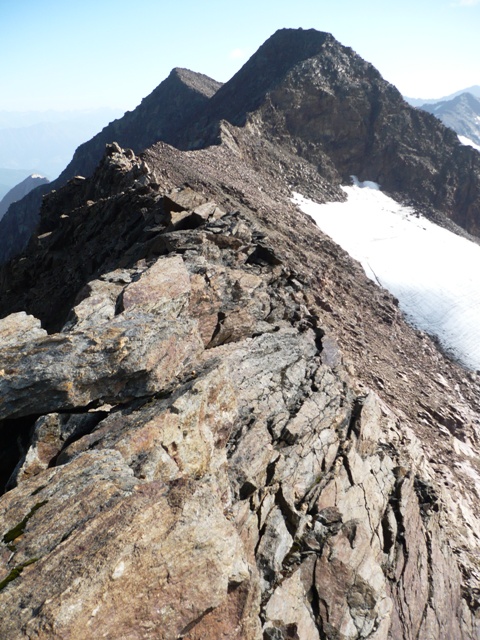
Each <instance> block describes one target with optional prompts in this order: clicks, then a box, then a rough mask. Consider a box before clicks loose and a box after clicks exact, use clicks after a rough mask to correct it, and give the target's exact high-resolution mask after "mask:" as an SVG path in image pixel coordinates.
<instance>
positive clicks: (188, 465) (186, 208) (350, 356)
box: [0, 125, 480, 640]
mask: <svg viewBox="0 0 480 640" xmlns="http://www.w3.org/2000/svg"><path fill="white" fill-rule="evenodd" d="M222 137H223V140H224V142H223V144H222V145H219V146H217V147H212V148H210V149H207V150H204V151H190V152H181V151H178V150H176V149H174V148H172V147H168V146H167V145H164V144H158V145H156V146H154V147H153V148H152V149H150V150H149V151H148V152H147V153H146V154H145V155H144V156H143V157H142V158H137V157H136V156H135V155H134V154H133V152H131V151H123V150H122V149H120V148H119V147H118V146H116V145H114V146H112V147H110V148H109V150H108V154H107V156H106V157H105V159H104V160H103V162H102V164H101V166H100V167H99V169H98V170H97V172H96V173H95V174H94V176H92V178H90V179H87V180H80V181H76V182H74V183H70V184H69V185H67V186H66V187H65V188H64V189H63V190H60V191H58V192H57V193H56V194H52V195H51V196H50V197H49V198H48V199H47V201H46V202H45V206H44V210H43V211H44V215H45V218H44V220H43V221H42V224H43V225H44V228H45V229H48V231H45V234H47V235H43V234H41V235H43V237H39V238H37V239H36V241H35V243H34V244H32V245H31V247H30V255H29V256H28V257H27V260H23V261H21V260H19V261H18V262H16V263H14V267H12V268H14V269H15V270H16V273H17V274H18V273H20V272H21V270H22V269H23V267H22V264H23V263H25V262H28V261H30V266H33V265H35V268H37V267H38V268H40V266H41V265H42V264H43V265H45V264H48V268H47V267H45V270H44V272H43V273H46V272H47V270H48V273H49V278H50V279H46V277H44V276H43V275H42V276H41V278H40V281H39V283H38V286H37V296H36V298H37V300H34V296H33V294H32V293H30V294H27V295H26V297H25V300H26V302H28V304H30V305H33V306H34V307H35V313H36V315H38V316H40V317H42V320H43V321H44V323H46V324H47V325H48V326H49V327H50V328H51V329H52V328H54V329H56V332H52V333H50V334H48V333H47V332H46V331H45V329H43V328H41V326H40V323H39V321H38V320H36V319H35V318H34V317H33V316H29V315H26V314H25V313H24V312H19V313H16V314H14V315H10V316H8V317H6V318H4V319H3V320H1V321H0V336H1V339H2V345H3V357H2V371H1V377H0V398H1V401H0V418H1V423H0V425H1V426H0V439H1V444H2V446H1V447H0V449H1V450H2V456H3V459H2V465H1V467H2V469H4V470H5V472H4V478H3V480H4V482H5V484H6V488H7V489H8V490H7V491H6V493H5V494H4V495H3V496H2V497H1V499H0V514H1V517H0V522H1V523H2V531H1V532H0V534H1V536H2V539H1V542H0V572H1V573H0V589H1V590H0V603H1V604H0V606H1V610H2V616H1V618H0V632H1V633H0V635H2V637H8V638H11V639H12V640H15V639H16V638H19V639H20V638H32V637H36V638H65V637H68V638H72V639H74V638H79V639H80V638H82V639H83V638H85V637H92V638H94V637H95V638H96V637H112V638H113V637H115V638H132V639H133V638H138V639H146V638H164V639H172V640H173V639H177V638H188V639H190V640H193V639H196V640H199V639H200V638H202V640H205V639H210V638H211V639H212V640H214V639H215V640H217V639H218V638H220V637H224V638H232V639H233V638H237V639H238V640H240V639H242V640H245V639H246V640H250V639H252V640H253V639H255V640H256V639H260V638H270V639H276V640H278V639H281V638H298V639H301V640H312V639H313V640H315V639H316V638H318V639H324V638H328V639H332V640H333V639H340V638H341V639H347V638H348V639H357V638H372V639H373V638H375V639H376V640H379V639H383V638H385V639H387V638H395V639H397V638H408V639H410V638H412V639H413V638H441V637H448V638H459V639H463V638H465V639H467V638H468V639H471V638H478V637H480V628H479V625H478V617H477V610H478V604H479V603H478V596H479V587H480V585H479V576H480V573H479V569H480V567H479V566H478V544H479V535H480V528H479V521H478V517H477V513H476V509H475V504H476V501H477V500H478V496H477V491H478V486H479V484H478V483H479V481H480V478H479V469H478V463H477V459H478V446H479V444H478V428H479V416H480V407H479V401H478V398H479V396H480V378H479V376H477V375H476V374H475V373H469V374H467V373H466V372H465V371H463V370H462V369H460V368H459V367H457V366H456V365H455V364H453V363H451V362H449V361H447V360H445V359H444V358H443V356H442V355H441V354H440V353H439V352H438V350H437V349H436V346H435V345H434V344H433V343H432V342H431V340H430V339H429V338H428V337H427V336H425V335H423V334H420V333H418V332H415V331H414V330H413V329H412V328H411V327H409V326H408V325H406V324H405V322H404V321H403V319H402V317H401V315H400V313H399V311H398V309H397V307H396V302H395V300H394V299H393V298H391V297H390V296H389V295H388V294H386V293H385V292H384V291H382V290H380V289H378V288H377V287H376V286H375V285H374V284H373V283H372V282H370V281H368V280H367V279H366V278H365V276H364V274H363V272H362V270H361V269H360V267H359V265H358V264H356V263H354V262H353V261H351V260H350V259H349V258H348V256H347V255H346V254H344V253H343V252H342V251H341V250H340V249H339V248H338V247H337V246H335V245H334V244H333V243H332V242H331V241H330V240H329V239H328V238H326V237H325V236H323V235H322V234H321V232H320V231H319V230H318V229H317V228H316V227H315V225H314V224H313V223H312V221H311V220H310V219H309V218H308V217H306V216H304V215H303V214H301V212H299V211H298V210H297V209H296V208H295V207H294V205H293V204H292V203H291V202H290V200H289V191H288V189H287V188H286V186H285V184H284V183H283V182H282V175H283V174H282V172H279V174H278V176H277V177H275V176H272V175H271V174H270V173H269V170H268V168H267V170H266V171H265V172H262V170H261V168H260V165H258V166H257V165H255V164H253V165H252V163H251V160H250V158H249V156H248V155H247V151H246V150H247V149H248V148H249V147H248V144H249V142H248V140H246V141H243V145H242V144H240V142H241V141H242V131H241V129H236V128H235V127H232V126H226V125H225V126H224V128H223V131H222ZM77 254H79V256H80V257H78V258H77V257H75V256H76V255H77ZM82 260H83V262H84V263H85V265H86V266H85V268H84V271H83V272H82V275H81V276H79V277H78V279H77V280H75V279H73V281H72V283H71V290H70V293H69V295H70V296H72V295H74V294H75V295H76V299H75V301H74V302H73V304H72V305H71V306H72V307H73V308H72V310H71V312H70V313H67V310H66V309H65V308H64V306H63V302H62V299H63V296H64V294H65V293H66V291H67V284H66V283H67V282H68V281H70V279H71V278H72V276H73V275H74V273H75V272H76V271H77V270H80V263H81V262H82ZM94 260H96V262H95V264H93V261H94ZM12 264H13V263H12ZM89 264H90V266H88V265H89ZM23 274H24V277H27V274H28V270H27V271H24V272H23ZM86 279H89V282H88V283H87V284H86V285H85V284H84V280H86ZM62 287H63V288H64V289H63V293H62V294H59V293H58V289H59V288H60V289H61V288H62ZM29 296H30V297H29ZM55 316H56V317H55ZM57 325H58V326H57ZM61 325H63V327H61ZM59 329H61V330H59ZM7 476H8V477H7Z"/></svg>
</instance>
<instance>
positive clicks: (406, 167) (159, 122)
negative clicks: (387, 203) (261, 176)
mask: <svg viewBox="0 0 480 640" xmlns="http://www.w3.org/2000/svg"><path fill="white" fill-rule="evenodd" d="M222 121H227V122H229V123H231V124H233V125H235V126H238V127H241V128H242V129H244V130H245V129H246V130H247V131H251V130H255V129H256V130H257V131H258V132H260V134H261V137H262V138H263V139H265V140H267V141H269V142H272V143H273V144H274V145H275V147H276V148H278V147H279V146H280V147H281V148H282V149H283V150H284V152H285V153H286V154H293V156H300V157H301V158H303V159H305V160H306V161H307V162H308V163H310V164H311V165H313V166H314V167H317V168H319V172H318V173H319V193H318V194H317V197H319V198H322V197H329V195H328V194H329V193H330V197H331V195H332V194H331V188H329V187H330V186H331V185H334V186H336V187H337V189H338V187H339V186H340V184H341V183H346V182H348V181H349V180H350V176H351V175H356V176H358V177H359V178H360V179H362V180H373V181H375V182H378V183H379V184H381V185H382V188H384V189H385V190H386V191H387V192H389V193H391V194H392V195H394V196H395V197H397V198H399V199H403V200H405V201H411V202H413V203H415V204H416V205H417V206H419V207H422V209H423V210H424V211H426V212H427V214H429V215H431V216H432V217H433V218H435V219H438V217H439V216H440V217H442V216H443V217H444V218H446V219H450V220H452V221H453V222H454V223H456V224H457V225H459V226H460V227H462V228H463V229H465V230H466V231H468V232H469V233H472V234H474V235H479V234H480V204H479V203H480V178H479V175H480V159H479V156H478V153H475V152H474V151H473V150H471V149H469V148H465V147H463V146H462V145H460V144H459V141H458V139H457V137H456V136H455V135H454V134H453V132H452V131H451V130H449V129H448V128H446V127H444V126H442V124H441V123H439V122H438V121H437V120H435V119H434V118H432V117H430V116H429V115H427V114H425V113H424V112H423V111H418V110H417V109H414V108H413V107H410V106H409V105H408V104H407V103H406V102H405V101H404V100H403V98H402V97H401V95H400V93H399V92H398V91H397V89H396V88H395V87H393V86H392V85H390V84H389V83H387V82H386V81H385V80H383V78H382V77H381V75H380V74H379V72H378V71H377V70H376V69H375V68H374V67H373V66H372V65H370V64H369V63H367V62H365V61H364V60H362V59H361V58H360V57H359V56H358V55H357V54H356V53H355V52H354V51H353V50H352V49H350V48H348V47H344V46H343V45H341V44H340V43H339V42H338V41H336V40H335V38H334V37H333V36H331V35H330V34H328V33H321V32H317V31H315V30H306V31H304V30H302V29H299V30H296V29H282V30H280V31H277V32H276V33H275V34H274V35H273V36H272V37H271V38H269V40H267V42H265V44H263V45H262V46H261V47H260V49H259V50H258V51H257V53H255V54H254V55H253V56H252V58H251V59H250V60H249V61H248V62H247V63H246V64H245V65H244V66H243V67H242V69H241V70H240V71H239V72H238V73H237V74H236V75H235V76H234V77H233V78H232V79H231V80H230V81H229V82H227V83H226V84H225V85H223V86H222V87H221V88H220V84H219V83H216V82H215V81H214V80H212V79H210V78H207V77H206V76H202V75H201V74H195V73H193V72H190V71H186V70H178V69H175V70H173V71H172V73H171V74H170V76H169V77H168V78H167V79H166V80H165V81H164V82H162V83H161V84H160V85H159V86H158V87H157V89H155V90H154V91H153V92H152V93H151V94H150V96H148V97H147V98H145V100H143V101H142V104H140V105H139V106H138V107H137V108H136V109H135V110H134V111H133V112H129V113H126V114H125V115H124V116H123V118H121V119H119V120H116V121H115V122H113V123H111V124H110V125H109V126H108V127H106V128H105V129H104V130H103V131H102V132H101V133H99V134H98V135H97V136H95V137H94V138H93V139H92V140H91V141H89V142H87V143H85V144H84V145H81V146H80V147H79V148H78V150H77V151H76V153H75V155H74V158H73V160H72V162H71V163H70V164H69V165H68V167H67V168H66V169H65V171H64V172H63V173H62V174H61V176H60V177H59V179H58V180H57V181H55V182H54V183H52V187H53V188H56V187H58V186H60V185H62V184H64V183H65V182H66V181H67V180H68V179H70V178H72V177H73V176H74V175H77V174H80V175H85V176H89V175H90V174H91V172H92V171H93V169H94V168H95V166H96V165H97V163H98V161H99V160H100V157H101V155H102V152H103V148H104V145H105V144H106V143H108V142H112V141H113V140H116V141H117V142H119V144H121V145H122V146H126V147H130V148H132V149H133V150H134V151H135V152H137V151H140V150H142V149H144V148H146V147H148V146H149V145H151V144H153V143H154V142H156V141H159V140H161V141H164V142H167V143H168V144H172V145H174V146H177V147H178V148H182V149H192V148H204V147H206V146H208V145H211V144H216V143H217V142H218V140H219V136H220V131H221V126H220V123H221V122H222ZM269 155H270V154H269V153H268V152H267V153H266V157H265V158H264V159H263V160H262V162H265V161H268V157H269ZM293 164H294V163H293V162H292V161H291V160H289V161H287V162H286V163H284V165H285V171H286V173H285V177H286V179H287V180H288V181H289V182H293V183H294V182H296V180H297V179H298V178H297V177H296V176H295V175H293V174H292V169H291V167H292V165H293ZM289 167H290V168H289ZM324 178H325V179H326V184H325V185H323V190H322V186H321V183H322V179H324ZM308 182H310V183H311V181H310V180H308ZM42 193H45V190H44V191H43V192H42ZM337 196H338V197H341V196H340V195H339V192H338V191H337ZM40 203H41V193H40V192H36V193H35V194H34V195H32V196H31V197H30V198H29V199H28V200H26V201H25V202H24V203H20V204H18V205H16V206H15V207H14V208H12V211H11V212H10V213H9V214H8V215H7V216H5V220H4V222H3V224H2V226H1V227H0V231H2V233H1V234H0V238H1V239H0V256H3V261H4V262H5V261H6V260H7V259H9V258H10V257H11V256H13V255H15V253H18V251H19V250H21V249H22V248H24V247H25V244H26V242H27V240H28V238H29V236H30V234H31V233H32V232H33V230H34V228H35V227H36V225H37V224H38V211H39V207H40Z"/></svg>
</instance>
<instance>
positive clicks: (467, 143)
mask: <svg viewBox="0 0 480 640" xmlns="http://www.w3.org/2000/svg"><path fill="white" fill-rule="evenodd" d="M479 122H480V118H479ZM458 139H459V140H460V142H461V143H462V144H463V146H465V147H473V148H474V149H476V150H477V151H480V145H478V144H475V142H473V141H472V140H470V138H467V137H466V136H458Z"/></svg>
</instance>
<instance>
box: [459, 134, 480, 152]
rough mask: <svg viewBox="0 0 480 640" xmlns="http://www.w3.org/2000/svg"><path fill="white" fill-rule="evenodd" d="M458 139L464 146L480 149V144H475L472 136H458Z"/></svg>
mask: <svg viewBox="0 0 480 640" xmlns="http://www.w3.org/2000/svg"><path fill="white" fill-rule="evenodd" d="M458 139H459V140H460V142H461V143H462V144H463V146H464V147H473V148H474V149H476V150H477V151H480V145H478V144H475V142H473V140H470V138H467V137H466V136H458Z"/></svg>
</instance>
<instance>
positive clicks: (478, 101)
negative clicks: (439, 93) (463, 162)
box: [420, 92, 480, 150]
mask: <svg viewBox="0 0 480 640" xmlns="http://www.w3.org/2000/svg"><path fill="white" fill-rule="evenodd" d="M420 108H421V109H423V110H424V111H428V112H429V113H432V114H433V115H434V116H436V117H437V118H438V119H439V120H441V121H442V122H443V123H444V124H446V125H447V127H450V128H451V129H453V130H454V131H456V133H457V134H458V136H459V138H460V141H461V142H462V144H470V146H475V148H477V149H479V150H480V93H479V97H478V98H477V97H475V96H474V95H473V94H472V93H469V92H465V93H461V94H459V95H458V96H456V97H455V98H452V99H450V100H442V101H440V102H434V103H428V104H423V105H422V106H421V107H420Z"/></svg>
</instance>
